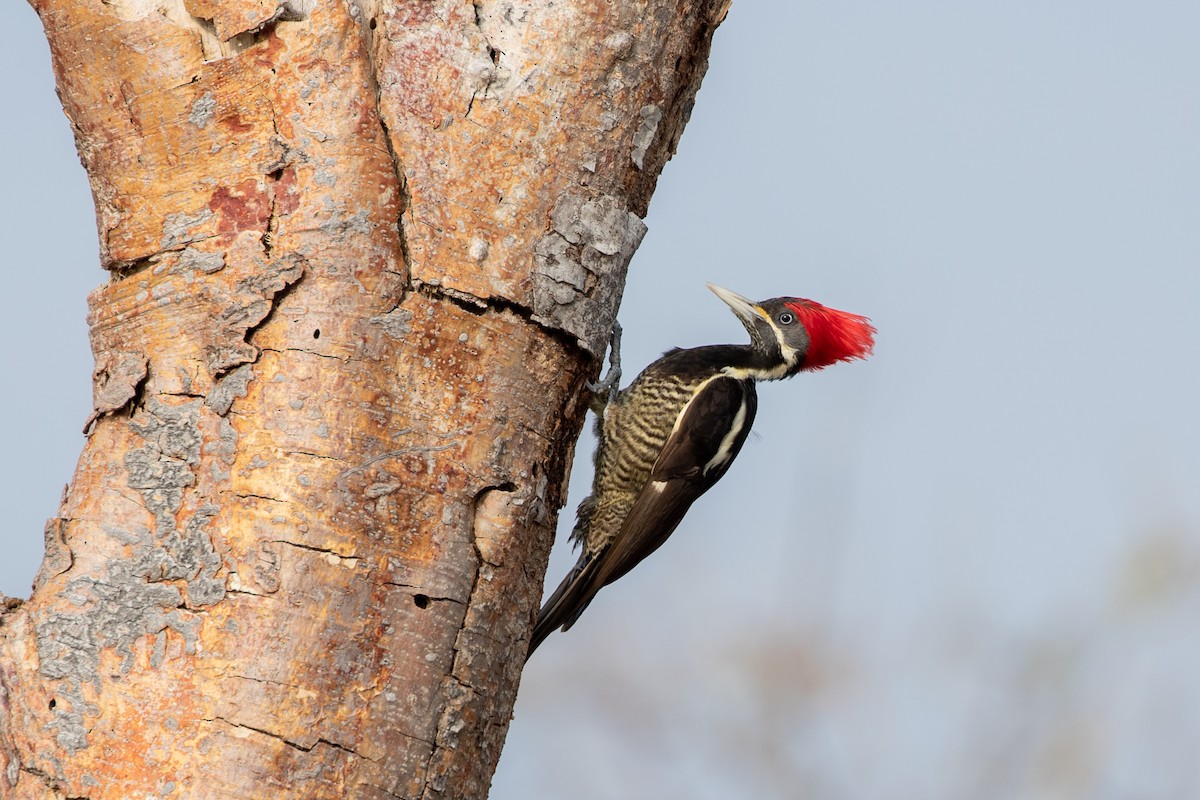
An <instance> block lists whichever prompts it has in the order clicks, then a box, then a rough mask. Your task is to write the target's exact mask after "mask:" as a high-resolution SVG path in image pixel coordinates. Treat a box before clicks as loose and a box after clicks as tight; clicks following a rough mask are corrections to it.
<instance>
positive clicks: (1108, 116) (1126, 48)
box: [0, 0, 1200, 800]
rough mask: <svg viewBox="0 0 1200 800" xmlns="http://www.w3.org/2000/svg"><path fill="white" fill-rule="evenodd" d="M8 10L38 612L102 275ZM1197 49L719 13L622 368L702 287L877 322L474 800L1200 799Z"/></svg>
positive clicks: (653, 577) (51, 105)
mask: <svg viewBox="0 0 1200 800" xmlns="http://www.w3.org/2000/svg"><path fill="white" fill-rule="evenodd" d="M0 22H2V23H3V24H2V25H0V31H2V33H0V35H2V36H3V37H5V38H4V40H3V42H2V43H0V58H2V59H4V61H3V63H2V65H0V66H2V67H3V69H4V72H3V74H5V75H9V76H19V79H16V80H14V79H13V78H12V77H10V79H9V80H8V81H6V82H5V83H4V85H3V88H2V89H0V91H2V92H3V98H4V101H5V102H4V105H3V107H4V108H5V110H6V115H5V116H6V119H7V124H5V125H3V126H0V137H2V139H0V154H3V158H4V160H5V163H4V167H5V173H6V177H7V180H6V181H5V185H6V187H7V191H6V192H5V193H4V195H3V198H2V199H0V203H3V214H0V225H3V230H4V239H5V242H6V248H5V249H6V252H7V253H8V256H7V260H6V261H7V264H8V270H7V274H8V280H9V290H8V291H7V292H5V293H4V296H3V298H2V302H3V308H2V311H0V326H2V327H0V335H3V337H4V340H5V341H6V342H7V343H8V347H7V352H8V353H9V357H10V362H9V368H8V373H9V378H8V380H7V381H6V382H5V386H6V387H7V391H5V392H3V393H0V419H4V420H6V421H7V425H8V431H7V434H6V435H7V440H8V442H9V458H8V459H6V460H5V463H4V465H3V466H2V467H0V469H3V470H4V475H3V480H0V487H2V490H3V491H4V493H5V502H6V505H7V507H8V510H9V513H8V515H7V519H6V530H5V532H4V533H3V539H2V541H3V547H4V550H3V553H4V558H3V560H2V561H0V591H4V592H7V593H9V594H15V595H24V594H26V593H27V592H28V585H29V581H30V579H31V577H32V574H33V571H34V570H35V569H36V564H37V561H38V559H39V557H40V543H41V527H42V524H43V522H44V521H45V519H46V518H47V517H49V516H52V515H53V513H54V510H55V505H56V502H57V498H58V494H59V492H60V491H61V488H62V484H63V483H65V482H66V481H67V480H68V479H69V477H70V473H71V469H72V467H73V464H74V460H75V458H76V456H77V455H78V450H79V447H80V445H81V443H82V438H81V437H80V435H79V433H78V432H79V429H80V427H81V426H82V424H83V421H84V419H85V418H86V416H87V411H88V408H89V405H90V403H89V373H90V369H91V361H90V355H89V353H88V349H87V345H86V327H85V324H84V313H85V305H84V297H85V296H86V293H87V291H88V290H89V288H90V287H92V286H93V285H95V284H98V283H99V282H100V281H102V280H103V279H104V276H103V274H102V273H101V272H100V270H99V269H98V267H97V266H96V243H95V232H94V222H93V216H92V209H91V202H90V196H89V193H88V191H87V188H86V185H85V182H84V176H83V172H82V169H81V168H80V167H79V164H78V159H77V157H76V155H75V153H74V150H73V146H72V142H71V137H70V134H69V130H68V126H67V124H66V121H65V119H64V118H63V116H62V113H61V109H60V108H59V107H58V104H57V100H56V98H55V97H54V93H53V84H52V78H51V75H50V72H49V66H48V58H47V56H46V47H45V44H44V41H42V40H41V34H40V28H39V26H38V24H37V21H36V17H35V16H34V14H33V13H32V12H31V11H30V10H29V9H28V8H25V7H23V6H21V5H20V4H6V5H5V6H4V7H3V8H2V9H0ZM1198 36H1200V5H1198V4H1195V3H1184V2H1178V3H1167V2H1148V3H1140V4H1129V3H1114V2H1099V3H1096V2H1091V3H1084V2H1056V3H1045V2H1009V3H978V2H977V3H950V2H940V3H939V2H909V3H904V4H899V3H866V2H839V3H820V4H815V3H796V2H783V1H782V0H771V1H770V2H768V1H767V0H759V1H758V2H749V1H748V0H735V3H734V5H733V8H732V11H731V12H730V16H729V19H728V21H727V22H726V24H725V25H724V26H723V27H722V28H721V29H720V30H719V31H718V32H717V36H716V41H715V47H714V52H713V57H712V61H711V64H710V68H709V72H708V76H707V78H706V80H705V85H704V88H703V89H702V90H701V92H700V95H699V97H698V100H697V104H696V109H695V112H694V114H693V117H692V121H691V124H690V125H689V127H688V129H687V132H686V133H685V134H684V137H683V140H682V142H681V145H680V149H679V153H678V155H677V156H676V158H675V160H674V161H673V162H672V163H671V164H669V165H668V166H667V168H666V170H665V172H664V174H663V178H662V180H661V182H660V185H659V191H658V193H657V195H656V197H655V199H654V202H653V204H652V206H651V213H650V217H649V219H648V220H647V223H648V225H649V228H650V232H649V234H648V235H647V237H646V240H645V243H644V244H643V245H642V248H641V250H640V251H639V253H638V254H637V256H636V257H635V259H634V263H633V266H632V271H631V276H630V280H629V283H628V286H627V289H626V295H625V304H624V306H623V308H622V313H621V317H622V320H623V322H624V326H625V332H626V336H625V351H624V355H625V363H626V366H627V369H628V370H629V371H630V373H632V372H633V371H635V370H636V369H637V368H638V367H640V366H641V365H644V364H645V363H647V362H648V361H650V360H651V359H652V358H653V357H654V356H655V355H657V353H658V352H660V351H661V350H663V349H666V348H667V347H670V346H673V345H683V346H688V345H697V344H704V343H711V342H718V341H741V339H742V337H743V334H742V332H741V329H740V326H739V325H738V323H737V322H736V320H735V319H734V318H733V316H732V315H731V314H729V313H728V311H727V310H726V309H725V307H724V306H723V305H722V304H721V303H720V302H719V301H718V300H717V299H716V298H715V297H713V296H712V295H710V294H709V293H708V292H707V291H706V290H705V289H704V282H705V281H708V280H711V281H714V282H717V283H720V284H722V285H725V286H728V287H730V288H732V289H734V290H736V291H738V292H741V293H742V294H745V295H748V296H751V297H755V298H764V297H768V296H772V295H778V294H795V295H802V296H809V297H812V298H814V299H817V300H820V301H822V302H826V303H828V304H830V305H834V306H837V307H840V308H845V309H847V310H850V311H854V312H857V313H863V314H867V315H869V316H871V317H872V318H873V319H874V321H875V324H876V326H877V327H878V329H879V343H878V347H877V350H876V355H875V357H874V358H873V359H872V360H870V361H868V362H865V363H856V364H852V365H843V366H838V367H835V368H832V369H829V370H827V371H825V372H823V373H819V374H816V375H804V376H801V377H799V378H796V379H794V380H792V381H790V382H787V383H781V384H772V385H768V386H764V387H762V390H761V391H760V413H759V418H758V422H757V423H756V426H755V430H756V431H757V436H756V437H753V438H752V439H751V441H750V442H748V443H747V446H746V448H745V450H744V451H743V453H742V455H741V457H740V458H739V461H738V463H736V464H735V465H734V467H733V469H732V471H731V472H730V474H729V475H728V476H727V477H726V478H725V479H724V481H723V482H722V483H721V484H720V485H719V486H718V487H717V488H716V489H714V490H713V491H712V492H711V493H710V494H709V495H708V496H706V497H705V498H704V499H702V500H701V502H700V503H699V504H697V506H696V507H695V509H694V511H693V514H692V515H691V516H690V517H689V518H688V520H687V521H686V522H685V523H684V525H683V526H682V527H681V528H680V530H679V531H678V532H677V533H676V535H675V537H674V538H672V540H671V541H670V542H669V543H668V544H667V545H666V546H665V547H664V548H663V549H662V550H661V551H660V552H659V553H657V554H656V555H655V556H654V557H653V558H652V559H650V560H649V561H647V562H646V563H645V564H644V565H642V566H641V567H639V569H638V570H636V571H635V572H634V573H632V574H631V575H629V576H628V577H626V578H625V579H623V580H622V581H621V582H620V583H618V584H617V585H615V586H613V587H610V588H609V589H606V590H605V592H603V593H602V594H601V595H600V597H599V599H598V600H597V601H596V602H595V603H594V604H593V606H592V607H591V608H590V609H589V610H588V613H587V615H585V617H584V618H583V620H581V622H580V623H579V624H578V626H577V627H576V628H575V629H573V630H572V631H571V632H570V633H569V634H566V635H561V636H560V635H555V636H554V637H552V638H551V639H549V640H548V641H547V642H546V643H545V645H543V647H542V648H541V650H539V652H538V654H537V657H536V658H535V659H534V661H533V662H532V663H531V664H530V667H529V669H528V670H527V671H526V673H525V678H524V683H523V686H522V695H521V697H520V699H519V701H518V704H517V708H516V719H515V721H514V722H513V725H512V729H511V732H510V737H509V746H508V747H507V749H506V750H505V753H504V756H503V758H502V760H501V764H500V769H499V771H498V773H497V778H496V786H495V790H494V792H493V798H495V800H510V799H514V798H538V797H564V796H571V797H574V798H580V799H581V800H587V798H629V797H654V798H675V797H678V798H700V799H701V800H703V799H705V798H718V797H720V798H727V797H761V798H790V797H796V796H800V795H802V794H803V795H804V796H806V797H811V798H862V799H863V800H879V799H883V800H887V799H888V798H896V799H897V800H901V799H902V798H911V797H921V798H928V799H930V800H937V799H938V798H946V800H951V799H952V798H962V797H972V798H990V797H996V798H1001V797H1005V798H1012V797H1018V798H1019V797H1035V796H1036V797H1039V798H1060V797H1061V798H1069V797H1088V798H1113V799H1114V800H1116V798H1178V797H1184V796H1200V762H1197V761H1196V759H1195V757H1194V751H1195V747H1196V744H1197V743H1198V742H1200V692H1198V688H1200V686H1198V682H1197V679H1196V678H1195V676H1196V675H1200V637H1197V636H1196V620H1197V619H1200V491H1198V488H1200V424H1198V423H1197V414H1196V408H1197V406H1198V405H1200V380H1198V378H1197V368H1196V360H1197V357H1196V354H1197V351H1198V350H1200V333H1198V332H1197V322H1196V317H1197V315H1196V312H1195V307H1196V305H1197V302H1198V301H1200V235H1198V229H1197V222H1198V220H1200V145H1198V143H1200V47H1197V41H1200V39H1198V38H1197V37H1198ZM630 377H632V375H630ZM589 437H590V433H589V434H585V441H587V440H588V438H589ZM586 454H587V450H586V448H581V450H580V456H579V458H578V459H577V461H578V462H579V463H578V464H577V469H576V471H575V473H574V477H573V479H572V500H571V506H570V507H568V508H567V509H565V510H564V512H563V517H564V527H567V526H568V525H569V519H570V517H572V516H573V511H574V509H573V506H574V503H576V502H577V501H578V499H579V498H580V497H581V496H582V494H584V493H585V491H586V484H587V483H588V481H589V480H590V475H589V469H588V464H589V462H588V459H587V457H586ZM570 561H571V556H570V554H569V553H567V552H566V551H565V548H564V549H562V550H560V551H558V552H556V554H555V556H554V559H553V562H552V565H551V574H550V576H549V579H550V581H551V582H557V581H558V579H559V578H560V577H561V575H562V573H563V572H564V571H565V569H566V568H567V564H568V563H569V562H570ZM756 736H758V737H761V740H760V739H756ZM597 761H600V762H603V763H604V764H605V768H604V769H600V768H599V767H597V766H596V762H597Z"/></svg>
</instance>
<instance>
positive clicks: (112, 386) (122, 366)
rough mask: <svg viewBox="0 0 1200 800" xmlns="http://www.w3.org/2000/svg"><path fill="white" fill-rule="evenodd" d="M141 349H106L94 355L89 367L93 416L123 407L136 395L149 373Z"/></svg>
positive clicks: (147, 361) (147, 360) (146, 361)
mask: <svg viewBox="0 0 1200 800" xmlns="http://www.w3.org/2000/svg"><path fill="white" fill-rule="evenodd" d="M149 363H150V362H149V359H147V358H146V355H145V354H144V353H138V352H131V351H128V350H108V351H106V352H104V353H102V354H101V355H100V356H99V357H98V358H97V359H96V368H95V369H94V370H93V371H92V418H93V419H95V418H96V417H99V416H100V415H101V414H107V413H108V412H110V411H116V410H117V409H119V408H124V406H125V404H126V403H128V402H129V401H130V400H132V399H133V398H134V397H135V396H137V391H138V387H139V386H141V385H142V383H143V382H144V381H145V380H146V376H147V374H148V373H149Z"/></svg>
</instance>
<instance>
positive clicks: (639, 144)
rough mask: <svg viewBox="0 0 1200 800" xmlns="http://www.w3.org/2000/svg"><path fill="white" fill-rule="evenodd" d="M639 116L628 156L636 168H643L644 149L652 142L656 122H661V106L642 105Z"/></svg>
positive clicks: (656, 129)
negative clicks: (640, 119) (639, 119)
mask: <svg viewBox="0 0 1200 800" xmlns="http://www.w3.org/2000/svg"><path fill="white" fill-rule="evenodd" d="M639 116H641V118H642V121H641V124H639V125H638V129H637V132H636V133H634V134H633V151H632V152H631V153H630V158H632V159H633V163H634V165H635V166H636V167H637V168H638V169H644V162H645V160H646V151H647V150H649V149H650V145H651V144H653V143H654V135H655V134H656V133H658V123H660V122H662V118H663V112H662V109H661V108H659V107H658V106H656V105H653V104H651V105H647V106H642V110H641V111H640V112H639Z"/></svg>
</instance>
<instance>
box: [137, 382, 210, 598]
mask: <svg viewBox="0 0 1200 800" xmlns="http://www.w3.org/2000/svg"><path fill="white" fill-rule="evenodd" d="M146 412H147V413H146V415H145V421H144V422H142V423H140V424H139V423H130V425H131V427H132V428H133V429H134V430H135V431H137V433H138V434H139V435H141V436H142V438H143V439H145V440H146V444H145V446H144V447H139V448H135V449H132V450H130V451H129V452H128V453H126V455H125V469H126V471H127V472H128V475H129V478H128V483H129V486H130V488H132V489H137V490H138V491H139V492H141V495H142V500H143V501H144V502H145V504H146V508H147V509H148V510H149V511H150V512H151V513H152V514H154V518H155V528H156V530H155V539H156V541H155V542H153V543H152V542H149V541H147V540H144V539H135V540H133V541H130V542H127V543H130V544H135V545H137V546H138V547H139V548H140V550H139V552H140V555H138V554H137V553H135V556H134V562H135V563H134V569H135V572H136V573H137V574H144V575H145V576H146V577H147V578H148V579H149V580H157V581H168V580H184V581H187V602H188V605H189V606H192V607H197V606H206V605H212V604H213V603H216V602H218V601H220V600H221V598H222V597H224V596H225V584H224V582H223V581H221V580H218V579H217V578H216V575H217V572H218V571H219V570H220V567H221V558H220V556H218V555H217V553H216V551H215V550H214V549H213V545H212V538H211V537H210V536H209V535H208V532H207V530H206V527H207V524H208V520H209V518H210V517H212V516H213V515H214V514H216V513H217V510H218V509H217V507H216V506H213V505H208V504H205V505H201V506H200V507H198V508H197V509H196V510H195V511H194V512H193V513H192V515H191V516H190V517H189V518H188V519H187V521H186V522H185V523H184V525H183V528H182V529H180V528H179V527H177V523H176V515H177V514H178V512H179V510H180V509H181V508H182V505H183V493H184V490H185V489H188V488H190V487H191V486H193V485H195V483H196V475H195V469H196V467H197V465H198V464H199V463H200V443H201V437H200V430H199V415H200V401H198V400H196V401H192V402H189V403H184V404H181V405H178V406H169V405H166V404H163V403H160V402H159V401H157V400H155V399H151V400H150V402H149V403H148V404H147V406H146Z"/></svg>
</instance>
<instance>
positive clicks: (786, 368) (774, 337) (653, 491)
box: [527, 283, 875, 657]
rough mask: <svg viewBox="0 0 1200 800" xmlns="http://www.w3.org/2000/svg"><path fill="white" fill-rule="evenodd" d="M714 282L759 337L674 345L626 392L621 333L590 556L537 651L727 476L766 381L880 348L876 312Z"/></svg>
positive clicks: (585, 548) (592, 510)
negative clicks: (758, 297) (752, 296)
mask: <svg viewBox="0 0 1200 800" xmlns="http://www.w3.org/2000/svg"><path fill="white" fill-rule="evenodd" d="M708 288H709V289H710V290H712V292H713V293H714V294H716V295H717V297H719V298H721V300H723V301H724V302H725V303H726V305H728V306H729V307H730V309H732V310H733V313H734V314H736V315H737V318H738V319H739V320H740V321H741V323H742V325H743V326H745V328H746V331H747V332H748V333H749V334H750V344H748V345H731V344H723V345H708V346H705V347H694V348H690V349H681V348H675V349H674V350H670V351H668V352H667V353H665V354H664V355H663V356H662V358H660V359H658V360H657V361H655V362H654V363H652V364H651V365H650V366H648V367H646V369H645V370H643V371H642V373H641V374H640V375H638V377H637V378H636V379H635V380H634V382H633V383H632V384H630V385H629V386H628V387H627V388H625V389H623V390H620V391H617V390H616V388H615V387H616V381H617V380H619V366H618V364H619V362H618V361H617V357H616V350H617V347H618V342H619V338H618V336H617V335H616V333H615V334H614V341H613V346H612V350H613V353H612V355H611V356H610V358H611V359H612V366H613V371H612V372H613V373H615V374H610V376H609V377H608V378H606V379H605V381H604V382H603V383H602V384H601V385H600V387H592V388H593V410H595V411H596V414H597V419H596V436H597V439H598V444H597V447H596V456H595V466H596V471H595V478H594V480H593V484H592V494H591V496H589V497H588V498H586V499H585V500H584V501H583V502H582V503H580V504H579V510H578V512H577V521H576V523H575V529H574V531H573V532H572V534H571V541H572V542H573V543H574V544H575V546H577V547H579V548H580V551H581V552H580V554H579V560H578V561H577V562H576V564H575V566H574V568H572V570H571V571H570V573H568V574H567V577H566V578H565V579H564V580H563V582H562V583H561V584H560V585H559V587H558V588H557V589H556V590H555V591H554V593H553V594H551V595H550V597H549V598H548V599H547V600H546V602H545V603H544V604H543V606H542V610H541V612H540V613H539V615H538V620H537V624H536V625H535V627H534V630H533V635H532V637H531V638H530V642H529V651H528V652H529V653H530V654H532V653H533V651H534V650H536V649H537V647H538V645H540V644H541V643H542V642H543V641H544V640H545V638H546V637H547V636H549V635H550V633H551V632H553V631H554V629H556V628H561V629H562V630H564V631H565V630H567V629H569V628H570V627H571V626H572V625H574V624H575V621H576V620H578V619H579V616H580V614H582V613H583V611H584V609H586V608H587V606H588V604H589V603H590V602H592V599H593V598H594V597H595V596H596V593H597V592H599V591H600V589H601V588H603V587H604V586H607V585H608V584H610V583H612V582H613V581H615V580H617V579H618V578H620V577H621V576H622V575H624V574H625V573H627V572H629V570H631V569H633V568H634V567H635V566H636V565H637V564H638V562H640V561H641V560H642V559H644V558H645V557H646V556H648V555H650V554H651V553H653V552H654V551H655V550H657V549H658V548H659V546H661V545H662V543H663V542H665V541H666V540H667V537H669V536H670V535H671V533H672V532H673V531H674V530H675V528H676V526H678V525H679V522H680V521H681V520H682V519H683V516H684V514H686V513H687V510H688V508H689V507H690V506H691V505H692V503H693V502H695V500H696V498H698V497H700V495H702V494H704V493H705V492H706V491H708V490H709V489H710V488H711V487H712V486H713V484H715V483H716V482H717V481H718V480H720V479H721V476H723V475H724V474H725V472H726V471H727V470H728V469H729V465H730V464H731V463H732V462H733V459H734V458H735V457H736V456H737V454H738V452H739V451H740V450H741V449H742V445H743V444H744V443H745V441H746V436H747V435H748V434H749V433H750V426H751V425H752V424H753V423H754V415H755V412H756V411H757V409H758V396H757V394H756V392H755V383H756V382H757V381H773V380H780V379H782V378H790V377H792V376H793V375H796V374H797V373H799V372H802V371H812V370H819V369H822V368H824V367H827V366H829V365H830V364H834V363H836V362H838V361H848V360H851V359H856V358H866V357H867V356H868V355H870V353H871V349H872V347H873V346H874V336H875V329H874V328H873V327H872V326H871V323H870V321H869V320H867V318H866V317H860V316H858V315H857V314H850V313H847V312H845V311H838V310H836V309H833V308H828V307H826V306H823V305H821V304H820V303H816V302H813V301H812V300H805V299H802V298H798V297H776V298H773V299H771V300H764V301H762V302H761V303H754V302H751V301H750V300H747V299H746V298H745V297H742V296H741V295H740V294H737V293H736V292H731V291H729V290H728V289H723V288H721V287H720V286H715V285H713V284H711V283H710V284H708ZM618 331H619V329H618ZM610 382H611V386H605V384H609V383H610ZM601 387H603V388H601ZM606 389H611V391H610V392H606ZM606 395H607V396H606ZM527 657H528V656H527Z"/></svg>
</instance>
